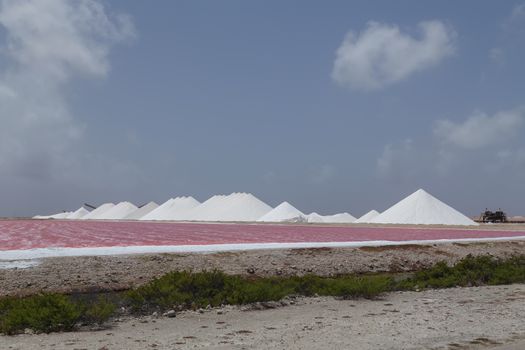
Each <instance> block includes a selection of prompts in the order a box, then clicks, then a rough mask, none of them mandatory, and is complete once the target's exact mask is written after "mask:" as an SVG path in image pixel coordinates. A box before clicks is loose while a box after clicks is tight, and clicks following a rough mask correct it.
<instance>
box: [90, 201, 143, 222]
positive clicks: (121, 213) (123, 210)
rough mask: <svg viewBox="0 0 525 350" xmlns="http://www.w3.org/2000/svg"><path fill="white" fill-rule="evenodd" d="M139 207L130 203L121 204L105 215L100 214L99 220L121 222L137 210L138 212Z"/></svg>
mask: <svg viewBox="0 0 525 350" xmlns="http://www.w3.org/2000/svg"><path fill="white" fill-rule="evenodd" d="M137 209H138V208H137V206H136V205H135V204H133V203H130V202H120V203H118V204H117V205H115V206H114V207H112V208H111V209H109V210H107V211H105V212H104V213H102V214H100V215H99V216H98V217H97V219H100V220H120V219H123V218H124V217H126V216H128V215H129V214H131V213H132V212H134V211H135V210H137Z"/></svg>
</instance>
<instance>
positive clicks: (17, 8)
mask: <svg viewBox="0 0 525 350" xmlns="http://www.w3.org/2000/svg"><path fill="white" fill-rule="evenodd" d="M0 28H1V29H3V32H4V33H5V35H4V37H5V43H4V44H2V47H0V58H1V59H2V60H3V62H4V64H3V65H2V69H1V70H0V122H1V124H2V127H1V128H0V171H2V172H5V173H9V174H12V175H13V174H14V175H16V176H28V177H30V178H34V179H38V178H43V177H46V176H54V175H56V174H59V173H60V170H57V169H58V168H59V167H60V166H61V165H64V164H67V163H70V162H71V160H70V159H68V157H74V156H75V155H73V154H72V153H71V152H70V149H71V148H73V147H74V145H75V143H76V141H77V140H78V139H79V138H80V137H81V136H82V133H83V129H84V127H83V125H82V124H81V123H79V122H78V121H77V120H75V118H74V117H73V115H72V113H71V111H70V109H69V106H68V103H67V100H66V90H67V87H68V82H69V81H70V80H71V79H73V78H75V77H78V76H81V77H104V76H105V75H106V74H107V72H108V70H109V60H108V55H109V51H110V48H111V46H112V45H113V44H114V43H117V42H120V41H123V40H127V39H129V38H131V37H132V36H133V35H134V31H133V25H132V22H131V20H130V19H129V17H127V16H123V15H115V16H112V15H109V14H107V12H106V10H105V9H104V7H103V6H102V5H101V4H100V3H99V2H98V1H96V0H78V1H69V0H2V1H0Z"/></svg>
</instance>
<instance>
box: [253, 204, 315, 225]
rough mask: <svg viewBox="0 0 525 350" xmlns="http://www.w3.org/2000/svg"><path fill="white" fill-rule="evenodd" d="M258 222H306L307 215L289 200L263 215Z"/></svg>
mask: <svg viewBox="0 0 525 350" xmlns="http://www.w3.org/2000/svg"><path fill="white" fill-rule="evenodd" d="M257 221H258V222H306V215H304V214H303V213H302V212H301V211H300V210H298V209H297V208H295V207H294V206H293V205H291V204H290V203H288V202H282V203H281V204H279V205H278V206H276V207H275V208H274V209H272V210H270V211H269V212H268V213H267V214H265V215H263V216H262V217H260V218H259V219H257Z"/></svg>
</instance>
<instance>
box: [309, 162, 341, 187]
mask: <svg viewBox="0 0 525 350" xmlns="http://www.w3.org/2000/svg"><path fill="white" fill-rule="evenodd" d="M336 173H337V169H336V168H335V167H334V166H333V165H331V164H323V165H321V166H319V167H315V168H312V169H310V171H309V175H308V182H310V183H313V184H324V183H327V182H329V181H330V180H332V179H333V178H334V176H335V175H336Z"/></svg>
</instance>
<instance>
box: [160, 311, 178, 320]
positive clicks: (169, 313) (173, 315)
mask: <svg viewBox="0 0 525 350" xmlns="http://www.w3.org/2000/svg"><path fill="white" fill-rule="evenodd" d="M162 316H165V317H170V318H173V317H176V316H177V313H176V312H175V310H169V311H167V312H165V313H163V314H162Z"/></svg>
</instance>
